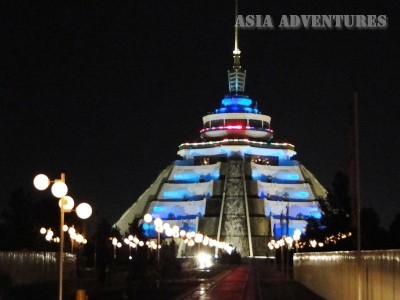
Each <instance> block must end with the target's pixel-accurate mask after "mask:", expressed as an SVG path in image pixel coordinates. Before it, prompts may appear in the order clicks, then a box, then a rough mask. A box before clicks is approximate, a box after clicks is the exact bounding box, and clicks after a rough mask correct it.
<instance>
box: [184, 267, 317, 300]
mask: <svg viewBox="0 0 400 300" xmlns="http://www.w3.org/2000/svg"><path fill="white" fill-rule="evenodd" d="M289 277H290V276H289V275H287V274H285V273H284V272H281V271H280V270H279V268H278V267H276V266H275V265H272V264H269V263H267V262H266V261H265V259H250V260H248V261H244V262H242V264H240V265H238V266H237V267H235V268H233V269H231V270H230V271H228V272H225V273H223V274H220V275H219V276H217V277H215V278H213V279H211V280H209V281H207V282H204V283H201V284H199V285H198V286H197V287H196V288H195V289H192V290H191V291H190V292H188V293H186V294H185V295H183V296H181V297H178V298H177V299H176V300H188V299H217V300H225V299H226V300H239V299H240V300H242V299H251V300H262V299H285V300H286V299H296V300H301V299H307V300H314V299H315V300H321V299H322V298H321V297H319V296H317V295H315V294H314V293H313V292H311V291H310V290H308V289H307V288H306V287H304V286H302V285H301V284H299V283H297V282H295V281H294V280H293V279H291V278H289Z"/></svg>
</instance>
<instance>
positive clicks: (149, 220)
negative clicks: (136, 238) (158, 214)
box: [143, 214, 153, 238]
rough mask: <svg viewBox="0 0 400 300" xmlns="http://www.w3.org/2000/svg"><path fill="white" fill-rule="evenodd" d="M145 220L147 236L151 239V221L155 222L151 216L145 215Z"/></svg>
mask: <svg viewBox="0 0 400 300" xmlns="http://www.w3.org/2000/svg"><path fill="white" fill-rule="evenodd" d="M143 220H144V221H145V222H146V235H147V238H149V227H150V223H151V221H153V216H152V215H151V214H145V215H144V217H143Z"/></svg>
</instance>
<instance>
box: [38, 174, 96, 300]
mask: <svg viewBox="0 0 400 300" xmlns="http://www.w3.org/2000/svg"><path fill="white" fill-rule="evenodd" d="M51 183H52V186H51V193H52V194H53V195H54V197H56V198H59V199H60V200H59V202H58V205H59V206H60V253H59V254H60V255H59V283H58V299H59V300H62V289H63V263H64V230H63V229H64V213H68V212H71V211H72V209H73V208H74V200H73V199H72V198H71V197H70V196H67V192H68V187H67V185H66V184H65V174H64V173H61V176H60V179H55V180H53V181H51V180H50V179H49V178H48V177H47V176H46V175H44V174H39V175H36V176H35V178H34V179H33V185H34V186H35V188H37V189H38V190H40V191H43V190H45V189H47V188H48V187H49V185H50V184H51ZM82 204H83V203H82ZM82 204H80V205H78V207H77V210H76V213H77V215H78V217H80V218H82V219H87V218H89V217H90V215H91V214H92V208H91V207H90V205H89V204H87V203H85V205H83V206H82Z"/></svg>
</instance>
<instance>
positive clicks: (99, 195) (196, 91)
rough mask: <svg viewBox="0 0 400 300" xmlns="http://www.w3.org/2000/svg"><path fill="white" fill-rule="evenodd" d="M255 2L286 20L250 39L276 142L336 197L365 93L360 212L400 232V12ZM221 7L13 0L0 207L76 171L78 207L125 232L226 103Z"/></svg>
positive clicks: (393, 5)
mask: <svg viewBox="0 0 400 300" xmlns="http://www.w3.org/2000/svg"><path fill="white" fill-rule="evenodd" d="M242 2H245V1H242ZM247 2H250V1H246V3H240V11H239V12H240V13H241V14H243V15H247V14H261V15H266V14H268V15H271V16H272V18H273V20H274V21H275V26H276V28H275V29H274V30H268V31H263V30H241V31H240V32H239V48H240V49H241V51H242V65H243V66H244V68H245V69H247V83H246V92H247V93H248V94H249V95H250V96H251V98H252V99H253V100H254V101H257V103H258V106H259V108H260V109H261V111H262V112H263V113H264V114H268V115H270V116H271V117H272V128H273V129H274V131H275V141H281V142H290V143H292V144H294V145H295V146H296V150H297V152H298V159H299V160H300V161H301V162H302V163H304V164H305V165H306V167H308V168H309V169H310V170H311V171H312V172H313V173H314V174H315V175H316V177H317V178H318V179H319V180H320V181H321V182H322V183H323V184H324V185H325V186H326V187H329V186H330V184H331V181H332V179H333V176H334V174H335V172H336V171H338V170H343V171H344V170H345V169H346V159H347V129H348V125H349V111H348V107H349V102H350V100H351V98H352V95H353V92H354V91H357V92H358V94H359V105H360V108H359V109H360V112H359V113H360V151H361V153H360V155H361V166H360V168H361V188H362V191H361V193H362V201H363V203H364V204H365V205H367V206H372V207H374V208H375V209H376V210H377V211H378V213H379V214H380V217H381V219H382V223H383V224H384V225H388V224H389V223H390V222H391V221H392V219H393V216H394V214H395V213H397V212H400V205H399V204H398V201H399V196H398V194H397V186H398V185H399V184H398V182H400V171H399V158H398V157H399V155H398V153H399V150H400V147H399V146H400V145H399V144H400V142H399V132H400V125H399V121H398V113H399V111H400V110H399V104H398V101H399V99H400V98H399V96H400V95H399V68H398V67H399V62H400V57H399V50H398V45H399V36H400V35H399V33H400V32H399V21H398V18H399V15H400V9H399V4H397V2H396V1H385V2H382V1H368V3H366V2H365V1H353V2H352V1H252V2H251V3H247ZM218 3H219V5H217V4H216V2H215V1H193V0H187V1H108V2H105V1H101V2H98V1H72V2H71V1H40V3H37V1H1V2H0V4H1V9H0V22H1V23H0V24H1V29H0V30H1V32H0V33H1V46H0V47H1V48H0V49H1V53H0V54H1V55H0V62H1V65H0V97H1V110H0V140H1V152H0V153H1V164H0V176H1V177H0V178H1V190H0V204H1V203H2V204H4V203H6V202H7V201H8V199H9V197H10V193H11V191H12V190H13V189H15V188H18V187H23V188H24V189H26V190H28V191H32V192H33V188H32V183H31V182H32V178H33V176H34V175H35V174H36V173H38V172H44V173H47V174H48V175H50V176H51V177H53V178H55V177H57V176H58V175H59V173H60V172H66V176H67V184H68V186H69V188H70V194H71V196H73V197H74V198H76V200H77V201H78V202H81V201H88V202H90V203H91V204H92V205H93V206H94V207H95V208H96V209H97V211H98V213H99V214H100V215H102V216H104V217H106V218H108V219H109V220H110V221H111V222H114V221H116V220H117V218H118V217H119V216H120V215H121V214H122V213H123V212H124V211H125V210H126V209H127V208H128V207H129V206H130V205H131V204H132V203H133V201H134V200H135V199H137V198H138V196H139V195H140V194H141V193H143V192H144V190H145V189H146V188H147V187H148V186H149V185H150V184H151V183H152V182H153V180H154V179H155V178H156V176H157V175H158V173H159V172H160V171H161V170H162V169H163V168H165V167H166V166H167V165H168V164H170V163H171V162H172V161H173V160H175V159H177V156H176V152H177V150H178V145H179V144H181V143H183V142H189V141H196V140H199V137H198V136H199V134H198V132H199V130H200V129H201V127H202V121H201V118H202V116H203V115H204V114H206V113H207V112H209V111H212V110H213V109H215V108H217V107H218V106H219V104H220V100H221V99H222V98H223V96H224V95H225V93H226V92H227V80H226V78H227V73H226V71H227V69H229V68H230V67H231V65H232V50H233V22H234V17H233V14H234V5H233V1H219V2H218ZM284 14H286V15H289V14H358V15H361V14H374V15H380V14H384V15H387V16H388V18H389V27H388V28H387V29H386V30H363V31H362V30H324V31H321V30H305V29H300V30H292V31H284V30H280V29H279V28H277V27H278V23H279V20H280V17H281V16H282V15H284Z"/></svg>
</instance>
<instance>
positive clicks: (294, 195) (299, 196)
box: [293, 191, 310, 198]
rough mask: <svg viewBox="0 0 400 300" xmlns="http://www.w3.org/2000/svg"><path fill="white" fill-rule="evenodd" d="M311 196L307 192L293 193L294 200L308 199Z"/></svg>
mask: <svg viewBox="0 0 400 300" xmlns="http://www.w3.org/2000/svg"><path fill="white" fill-rule="evenodd" d="M308 196H310V194H309V193H308V192H305V191H300V192H295V193H293V198H308Z"/></svg>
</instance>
